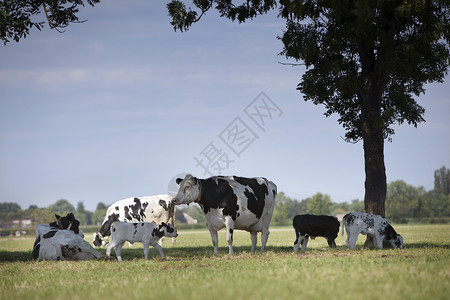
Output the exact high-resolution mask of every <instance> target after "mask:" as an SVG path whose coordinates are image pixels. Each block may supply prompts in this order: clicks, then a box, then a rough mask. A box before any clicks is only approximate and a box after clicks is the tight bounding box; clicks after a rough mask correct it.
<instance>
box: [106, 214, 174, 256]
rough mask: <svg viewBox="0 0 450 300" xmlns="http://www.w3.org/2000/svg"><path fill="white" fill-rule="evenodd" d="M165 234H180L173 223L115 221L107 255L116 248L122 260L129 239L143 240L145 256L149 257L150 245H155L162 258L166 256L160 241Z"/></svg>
mask: <svg viewBox="0 0 450 300" xmlns="http://www.w3.org/2000/svg"><path fill="white" fill-rule="evenodd" d="M163 236H167V237H177V236H178V234H177V232H176V230H175V228H174V227H173V226H172V224H166V223H164V222H163V223H161V224H160V225H159V224H153V223H146V222H142V223H126V222H114V223H113V224H112V225H111V242H110V243H109V244H108V248H107V250H106V255H108V256H110V254H111V249H112V248H114V251H115V252H116V256H117V260H118V261H122V256H121V254H120V253H121V251H122V247H123V244H124V243H125V242H126V241H128V242H131V243H135V242H142V243H143V244H144V256H145V259H148V251H149V246H150V245H152V246H153V247H155V248H156V249H157V250H158V251H159V254H161V257H162V258H165V256H164V253H163V250H162V248H161V246H160V245H158V241H159V239H160V238H162V237H163Z"/></svg>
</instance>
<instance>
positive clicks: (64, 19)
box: [0, 0, 100, 45]
mask: <svg viewBox="0 0 450 300" xmlns="http://www.w3.org/2000/svg"><path fill="white" fill-rule="evenodd" d="M99 2H100V0H86V1H83V0H22V1H17V0H4V1H0V38H1V40H2V41H3V43H4V44H5V45H6V44H7V43H8V42H9V41H10V40H11V39H12V40H14V41H16V42H19V40H20V39H22V38H26V37H27V35H29V34H30V29H32V28H33V27H35V28H37V29H39V30H41V29H42V28H43V27H44V24H45V21H47V23H48V26H49V27H50V28H51V29H55V30H57V31H58V32H63V31H62V29H63V28H65V27H67V26H68V25H69V24H70V23H83V22H85V21H80V20H79V19H78V16H77V14H78V11H79V8H78V7H79V6H80V5H81V6H85V3H87V4H89V5H91V6H94V5H95V4H97V3H99ZM41 13H43V15H44V17H43V18H40V15H41ZM44 18H45V19H44Z"/></svg>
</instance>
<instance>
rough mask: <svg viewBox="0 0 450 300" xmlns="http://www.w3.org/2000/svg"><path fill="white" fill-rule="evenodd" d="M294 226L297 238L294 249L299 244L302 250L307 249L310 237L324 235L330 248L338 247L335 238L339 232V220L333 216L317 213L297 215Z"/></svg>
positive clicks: (296, 248)
mask: <svg viewBox="0 0 450 300" xmlns="http://www.w3.org/2000/svg"><path fill="white" fill-rule="evenodd" d="M292 225H293V226H294V230H295V236H296V240H295V242H294V251H297V250H298V247H299V245H301V246H302V250H306V245H307V244H308V239H309V237H311V239H314V238H316V237H318V236H323V237H324V238H326V239H327V242H328V246H330V248H336V243H335V241H334V240H335V239H336V238H337V236H338V233H339V227H340V224H339V221H338V220H337V219H336V218H335V217H332V216H322V215H320V216H317V215H308V214H306V215H297V216H295V217H294V220H293V221H292Z"/></svg>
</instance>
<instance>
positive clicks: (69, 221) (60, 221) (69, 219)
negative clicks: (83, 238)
mask: <svg viewBox="0 0 450 300" xmlns="http://www.w3.org/2000/svg"><path fill="white" fill-rule="evenodd" d="M55 218H56V221H55V222H52V223H50V224H49V225H50V226H51V227H55V228H59V229H67V230H72V231H73V232H74V233H76V234H78V233H80V221H78V220H77V219H75V216H74V215H73V213H68V214H67V215H66V216H65V217H61V216H59V215H57V214H55Z"/></svg>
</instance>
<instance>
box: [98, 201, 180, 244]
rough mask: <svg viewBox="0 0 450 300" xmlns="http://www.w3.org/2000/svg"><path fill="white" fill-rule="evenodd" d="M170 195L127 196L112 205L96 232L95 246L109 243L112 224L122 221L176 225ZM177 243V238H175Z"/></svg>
mask: <svg viewBox="0 0 450 300" xmlns="http://www.w3.org/2000/svg"><path fill="white" fill-rule="evenodd" d="M171 200H172V197H170V196H169V195H156V196H146V197H140V198H127V199H123V200H120V201H117V202H115V203H114V204H112V205H110V206H109V208H108V210H107V211H106V216H105V218H104V220H103V223H102V227H101V228H100V231H99V232H97V233H95V234H94V242H93V243H94V246H96V247H100V246H104V245H106V244H107V243H108V236H110V235H111V232H110V228H111V224H112V223H114V222H116V221H121V222H130V223H133V222H150V223H158V224H159V223H162V222H165V223H170V224H172V225H173V226H174V227H175V205H173V204H172V202H171ZM173 243H175V239H173Z"/></svg>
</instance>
